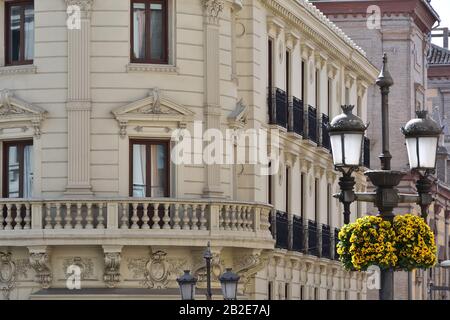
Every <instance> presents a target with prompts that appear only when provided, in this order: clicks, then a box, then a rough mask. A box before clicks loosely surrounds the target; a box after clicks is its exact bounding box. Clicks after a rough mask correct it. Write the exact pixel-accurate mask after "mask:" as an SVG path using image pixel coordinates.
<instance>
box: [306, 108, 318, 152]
mask: <svg viewBox="0 0 450 320" xmlns="http://www.w3.org/2000/svg"><path fill="white" fill-rule="evenodd" d="M308 139H309V140H311V141H313V142H315V143H318V142H319V141H318V140H319V139H318V134H317V109H316V108H314V107H313V106H308Z"/></svg>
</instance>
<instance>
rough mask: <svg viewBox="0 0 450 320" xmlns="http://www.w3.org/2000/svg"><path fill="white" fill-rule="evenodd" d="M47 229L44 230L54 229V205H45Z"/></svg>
mask: <svg viewBox="0 0 450 320" xmlns="http://www.w3.org/2000/svg"><path fill="white" fill-rule="evenodd" d="M44 221H45V227H44V229H53V227H52V205H51V203H48V204H45V219H44Z"/></svg>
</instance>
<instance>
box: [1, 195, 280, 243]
mask: <svg viewBox="0 0 450 320" xmlns="http://www.w3.org/2000/svg"><path fill="white" fill-rule="evenodd" d="M0 206H1V207H2V211H3V213H2V214H0V242H1V243H2V245H5V246H17V240H20V245H21V246H22V245H23V246H26V245H40V244H45V245H63V244H68V243H70V244H72V245H88V244H102V245H107V244H113V245H117V244H123V245H127V244H130V245H131V244H138V245H155V244H157V245H183V246H196V245H202V246H203V245H205V243H206V242H207V241H208V240H212V241H220V243H221V244H222V245H224V246H226V245H230V246H236V245H237V244H239V246H240V247H249V248H255V247H258V248H273V242H274V241H273V239H272V237H271V234H270V231H269V226H270V223H269V212H270V210H271V209H272V208H271V206H268V205H265V204H259V203H245V202H231V201H219V200H209V199H201V200H197V199H171V198H160V199H155V198H111V199H107V198H105V199H100V198H98V199H97V198H91V199H54V200H37V199H32V200H29V199H0Z"/></svg>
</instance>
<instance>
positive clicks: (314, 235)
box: [308, 220, 320, 257]
mask: <svg viewBox="0 0 450 320" xmlns="http://www.w3.org/2000/svg"><path fill="white" fill-rule="evenodd" d="M318 236H319V230H318V228H317V222H316V221H312V220H308V254H310V255H313V256H316V257H319V256H320V252H319V241H318V240H319V237H318Z"/></svg>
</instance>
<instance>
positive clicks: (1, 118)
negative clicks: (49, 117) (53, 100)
mask: <svg viewBox="0 0 450 320" xmlns="http://www.w3.org/2000/svg"><path fill="white" fill-rule="evenodd" d="M46 114H47V112H46V111H45V110H44V109H42V108H39V107H36V106H33V105H32V104H30V103H28V102H26V101H24V100H22V99H19V98H18V97H15V96H14V93H13V92H12V91H10V90H9V89H3V90H1V91H0V132H3V130H4V129H5V128H21V129H22V130H23V131H24V132H25V131H26V130H28V127H31V128H34V135H35V137H36V138H39V137H40V136H41V122H42V121H43V120H44V119H45V116H46ZM24 129H25V130H24Z"/></svg>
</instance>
